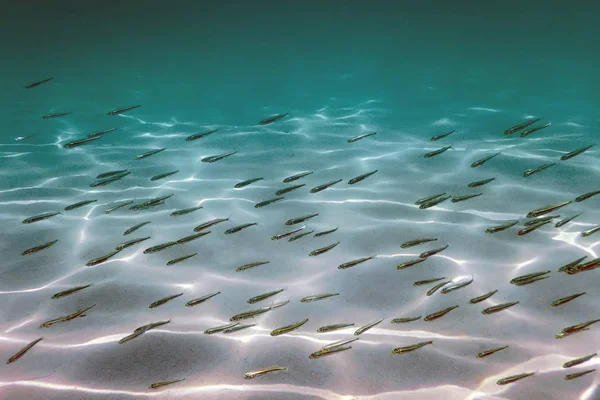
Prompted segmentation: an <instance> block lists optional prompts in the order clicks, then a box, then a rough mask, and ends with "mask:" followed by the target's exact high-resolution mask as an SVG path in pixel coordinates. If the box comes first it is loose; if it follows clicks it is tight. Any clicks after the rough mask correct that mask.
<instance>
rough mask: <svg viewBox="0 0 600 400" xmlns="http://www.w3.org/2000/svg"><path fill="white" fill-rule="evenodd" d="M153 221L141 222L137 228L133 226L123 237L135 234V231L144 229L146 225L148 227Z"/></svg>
mask: <svg viewBox="0 0 600 400" xmlns="http://www.w3.org/2000/svg"><path fill="white" fill-rule="evenodd" d="M150 222H151V221H145V222H141V223H139V224H137V225H135V226H132V227H131V228H129V229H127V230H126V231H125V232H123V235H124V236H125V235H129V234H130V233H133V232H135V231H137V230H138V229H140V228H141V227H143V226H144V225H148V224H149V223H150Z"/></svg>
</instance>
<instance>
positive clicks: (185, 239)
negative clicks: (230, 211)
mask: <svg viewBox="0 0 600 400" xmlns="http://www.w3.org/2000/svg"><path fill="white" fill-rule="evenodd" d="M210 232H211V231H208V232H200V233H196V234H194V235H190V236H185V237H182V238H181V239H178V240H176V242H177V244H184V243H188V242H191V241H192V240H196V239H198V238H201V237H202V236H206V235H208V234H209V233H210Z"/></svg>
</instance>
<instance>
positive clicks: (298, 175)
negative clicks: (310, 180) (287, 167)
mask: <svg viewBox="0 0 600 400" xmlns="http://www.w3.org/2000/svg"><path fill="white" fill-rule="evenodd" d="M308 175H312V172H300V173H298V174H295V175H292V176H288V177H287V178H285V179H284V180H283V182H284V183H290V182H293V181H297V180H298V179H300V178H304V177H305V176H308Z"/></svg>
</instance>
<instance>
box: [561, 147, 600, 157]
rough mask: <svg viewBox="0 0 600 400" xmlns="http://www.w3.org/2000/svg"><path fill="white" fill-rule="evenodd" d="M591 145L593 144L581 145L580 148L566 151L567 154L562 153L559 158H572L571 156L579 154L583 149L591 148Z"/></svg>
mask: <svg viewBox="0 0 600 400" xmlns="http://www.w3.org/2000/svg"><path fill="white" fill-rule="evenodd" d="M593 146H594V145H593V144H590V145H589V146H586V147H582V148H580V149H577V150H573V151H572V152H570V153H567V154H564V155H562V156H561V157H560V159H561V160H562V161H566V160H568V159H570V158H573V157H575V156H578V155H580V154H581V153H583V152H584V151H587V150H589V149H591V148H592V147H593Z"/></svg>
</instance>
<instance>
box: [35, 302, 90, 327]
mask: <svg viewBox="0 0 600 400" xmlns="http://www.w3.org/2000/svg"><path fill="white" fill-rule="evenodd" d="M95 306H96V305H95V304H93V305H91V306H89V307H85V308H81V309H79V310H77V311H75V312H74V313H73V314H69V315H66V316H64V317H58V318H54V319H51V320H49V321H46V322H44V323H42V324H41V325H40V328H49V327H51V326H52V325H54V324H57V323H59V322H68V321H72V320H74V319H75V318H78V317H83V316H84V314H85V313H86V312H88V311H89V310H91V309H92V308H94V307H95Z"/></svg>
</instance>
